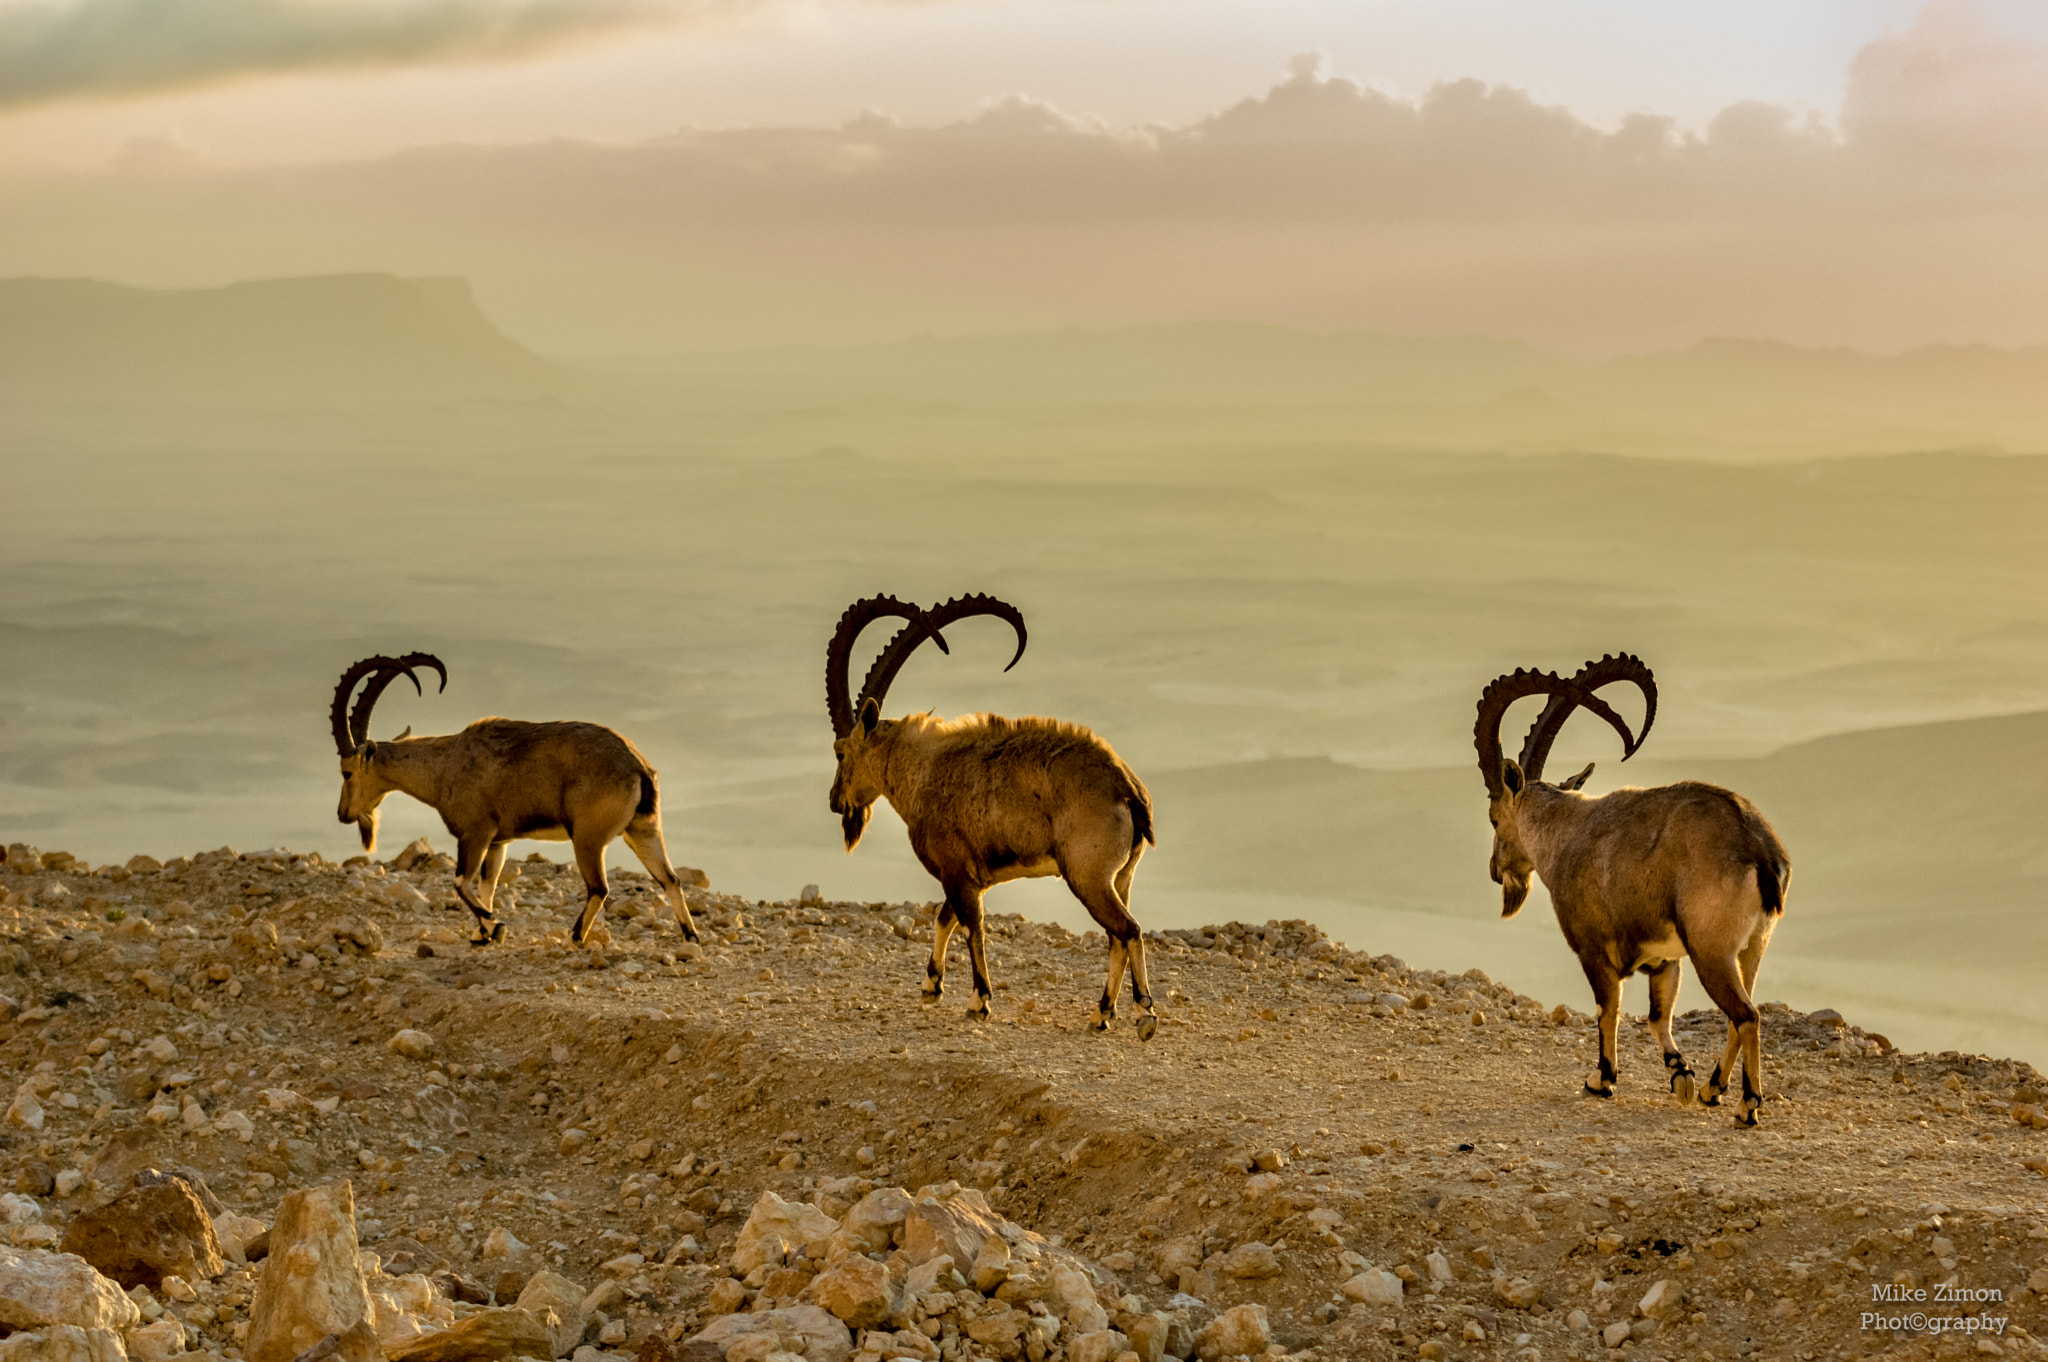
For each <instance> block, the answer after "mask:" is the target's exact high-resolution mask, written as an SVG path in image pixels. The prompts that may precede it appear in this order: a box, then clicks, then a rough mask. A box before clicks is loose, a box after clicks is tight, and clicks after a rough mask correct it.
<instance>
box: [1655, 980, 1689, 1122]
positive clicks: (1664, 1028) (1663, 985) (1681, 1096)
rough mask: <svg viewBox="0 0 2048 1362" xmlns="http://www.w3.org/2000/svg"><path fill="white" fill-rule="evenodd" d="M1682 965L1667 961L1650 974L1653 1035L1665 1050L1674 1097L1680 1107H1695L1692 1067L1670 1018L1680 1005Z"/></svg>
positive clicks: (1666, 1069) (1665, 1067)
mask: <svg viewBox="0 0 2048 1362" xmlns="http://www.w3.org/2000/svg"><path fill="white" fill-rule="evenodd" d="M1679 973H1680V970H1679V962H1678V961H1676V960H1667V961H1665V962H1664V963H1663V964H1661V965H1659V966H1657V967H1656V968H1655V969H1653V970H1651V971H1649V983H1650V1034H1651V1035H1652V1036H1654V1037H1656V1039H1657V1044H1658V1045H1660V1046H1662V1047H1663V1049H1664V1071H1665V1073H1666V1074H1667V1075H1669V1077H1670V1081H1671V1095H1672V1096H1673V1097H1675V1098H1677V1099H1678V1102H1679V1104H1680V1105H1681V1106H1690V1105H1692V1099H1693V1095H1694V1089H1693V1072H1692V1066H1691V1065H1689V1064H1687V1063H1686V1062H1685V1056H1684V1055H1683V1054H1681V1053H1679V1049H1678V1042H1677V1041H1675V1040H1674V1039H1672V1036H1671V1018H1672V1014H1673V1012H1674V1010H1675V1009H1676V1006H1677V1002H1678V983H1679Z"/></svg>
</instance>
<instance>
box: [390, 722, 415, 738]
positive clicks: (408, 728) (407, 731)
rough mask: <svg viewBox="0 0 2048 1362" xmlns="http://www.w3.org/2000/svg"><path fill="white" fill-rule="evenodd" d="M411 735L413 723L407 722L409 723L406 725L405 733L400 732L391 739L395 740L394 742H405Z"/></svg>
mask: <svg viewBox="0 0 2048 1362" xmlns="http://www.w3.org/2000/svg"><path fill="white" fill-rule="evenodd" d="M411 736H412V725H411V724H407V725H406V726H405V732H403V733H401V734H399V735H398V736H397V737H395V738H393V739H392V740H391V741H393V742H404V741H405V740H406V739H407V738H410V737H411Z"/></svg>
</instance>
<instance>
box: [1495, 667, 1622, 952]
mask: <svg viewBox="0 0 2048 1362" xmlns="http://www.w3.org/2000/svg"><path fill="white" fill-rule="evenodd" d="M1616 681H1630V682H1633V683H1634V684H1635V685H1636V686H1637V687H1638V688H1640V689H1641V691H1642V692H1643V700H1644V709H1643V731H1642V732H1641V733H1639V734H1638V733H1631V732H1629V728H1628V725H1627V724H1626V723H1624V722H1623V721H1622V718H1621V716H1620V715H1619V714H1617V713H1615V712H1614V710H1613V709H1612V708H1611V707H1610V706H1609V705H1608V704H1607V702H1606V701H1604V700H1602V699H1601V698H1600V697H1599V696H1597V695H1595V694H1594V693H1593V692H1594V691H1596V690H1598V689H1600V688H1601V687H1602V686H1606V685H1610V684H1612V683H1614V682H1616ZM1529 695H1548V696H1549V697H1550V703H1549V704H1547V705H1545V706H1544V707H1543V712H1542V713H1541V714H1539V715H1537V716H1536V722H1535V724H1533V725H1532V726H1531V727H1530V729H1529V736H1528V737H1526V738H1524V739H1523V740H1522V756H1521V760H1520V761H1516V760H1513V759H1512V758H1508V757H1504V756H1503V755H1502V753H1501V748H1500V724H1501V720H1502V718H1503V717H1505V716H1506V714H1507V710H1508V706H1509V705H1512V704H1513V703H1514V702H1515V701H1517V700H1520V699H1522V698H1523V697H1524V696H1529ZM1579 708H1584V709H1586V710H1588V711H1590V712H1591V713H1593V714H1595V715H1598V716H1599V717H1600V718H1602V719H1605V720H1606V721H1607V722H1608V723H1609V724H1610V725H1611V726H1612V727H1613V728H1614V731H1615V732H1617V733H1619V734H1621V742H1622V754H1621V759H1622V760H1623V761H1627V760H1628V759H1629V758H1630V757H1632V756H1634V755H1635V754H1636V749H1637V748H1639V747H1641V746H1642V745H1643V739H1644V738H1646V737H1648V736H1649V733H1650V725H1651V724H1652V723H1654V722H1655V721H1656V718H1657V680H1656V678H1655V677H1654V676H1652V675H1651V674H1650V669H1649V668H1648V667H1646V666H1644V665H1643V664H1642V662H1641V661H1639V660H1638V659H1636V658H1634V657H1630V656H1628V655H1627V654H1625V653H1624V654H1622V655H1621V656H1618V657H1614V656H1610V657H1603V658H1601V659H1600V660H1599V661H1598V662H1588V663H1587V664H1586V665H1585V666H1583V667H1581V668H1579V670H1578V674H1577V675H1575V676H1573V677H1572V678H1571V679H1570V680H1566V679H1565V678H1564V677H1561V676H1559V675H1557V674H1556V673H1555V672H1534V671H1528V670H1517V671H1515V672H1512V673H1510V674H1509V675H1507V676H1502V677H1497V678H1495V679H1494V681H1493V683H1492V684H1491V685H1489V686H1487V688H1486V689H1485V690H1484V691H1483V692H1481V693H1480V696H1479V719H1478V722H1477V723H1476V724H1474V725H1473V729H1472V737H1473V741H1474V743H1475V744H1476V745H1477V747H1478V749H1479V774H1480V775H1482V776H1484V777H1485V778H1486V794H1487V801H1488V802H1487V811H1486V812H1487V817H1488V818H1489V819H1491V820H1492V822H1493V857H1492V860H1491V861H1490V863H1489V864H1488V866H1487V870H1488V872H1489V873H1490V874H1491V875H1492V876H1493V882H1494V883H1495V884H1497V885H1499V886H1500V896H1501V908H1500V915H1501V916H1502V917H1513V916H1514V915H1515V914H1516V913H1518V912H1520V911H1521V910H1522V904H1523V903H1524V902H1525V901H1526V900H1527V899H1528V897H1529V883H1530V880H1531V879H1532V878H1534V876H1535V873H1536V864H1535V862H1534V861H1533V860H1532V859H1531V858H1530V856H1529V853H1528V850H1527V849H1526V848H1525V847H1524V846H1523V845H1522V829H1521V823H1520V820H1519V819H1518V818H1517V816H1516V815H1517V814H1518V813H1519V812H1520V808H1521V804H1522V801H1523V800H1524V798H1525V797H1526V796H1527V794H1528V792H1529V789H1530V787H1532V786H1535V785H1541V784H1544V780H1543V766H1544V763H1545V762H1546V761H1548V760H1549V758H1550V746H1551V744H1552V743H1554V742H1555V741H1557V735H1558V732H1559V731H1560V730H1561V729H1563V727H1564V721H1565V720H1566V719H1567V718H1569V717H1571V713H1572V711H1573V710H1574V709H1579ZM1592 774H1593V768H1592V766H1591V765H1590V764H1588V765H1587V767H1586V769H1585V770H1583V771H1580V772H1578V773H1577V774H1575V775H1573V776H1570V777H1569V778H1567V779H1565V780H1563V781H1561V782H1559V783H1557V784H1555V785H1551V786H1549V787H1548V788H1550V789H1553V790H1577V789H1579V788H1580V787H1581V786H1583V785H1584V784H1585V783H1586V778H1587V777H1588V776H1590V775H1592Z"/></svg>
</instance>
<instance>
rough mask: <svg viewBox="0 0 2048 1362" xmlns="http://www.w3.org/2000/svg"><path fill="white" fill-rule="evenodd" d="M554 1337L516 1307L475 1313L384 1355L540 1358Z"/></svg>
mask: <svg viewBox="0 0 2048 1362" xmlns="http://www.w3.org/2000/svg"><path fill="white" fill-rule="evenodd" d="M554 1346H555V1339H554V1335H553V1334H552V1333H551V1332H550V1331H549V1330H548V1328H547V1327H546V1326H545V1325H543V1324H542V1323H541V1322H540V1321H539V1320H537V1319H535V1318H534V1317H533V1316H532V1315H530V1314H528V1313H527V1312H526V1311H524V1310H520V1309H517V1308H510V1309H497V1310H479V1311H477V1312H476V1313H475V1314H473V1315H471V1316H470V1317H469V1318H467V1319H465V1320H463V1321H461V1322H460V1323H459V1324H456V1325H455V1326H454V1327H453V1328H449V1329H440V1330H437V1331H435V1332H434V1333H431V1334H422V1335H420V1336H419V1337H418V1338H416V1339H413V1340H412V1341H411V1342H410V1343H405V1344H402V1345H400V1346H399V1347H396V1348H392V1349H390V1350H389V1351H388V1352H387V1353H386V1354H385V1355H386V1356H387V1357H388V1358H389V1359H390V1362H501V1359H503V1358H507V1357H544V1356H546V1355H548V1353H549V1351H550V1350H551V1349H552V1348H553V1347H554Z"/></svg>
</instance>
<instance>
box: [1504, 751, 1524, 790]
mask: <svg viewBox="0 0 2048 1362" xmlns="http://www.w3.org/2000/svg"><path fill="white" fill-rule="evenodd" d="M1500 783H1501V788H1502V789H1504V790H1506V791H1507V792H1508V793H1509V794H1511V795H1518V794H1520V793H1521V792H1522V790H1523V788H1524V787H1525V786H1527V785H1528V783H1529V781H1528V779H1527V778H1526V777H1525V776H1523V774H1522V764H1521V763H1520V762H1518V761H1516V760H1515V759H1514V758H1513V757H1509V758H1507V759H1506V760H1505V761H1503V762H1501V764H1500Z"/></svg>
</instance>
